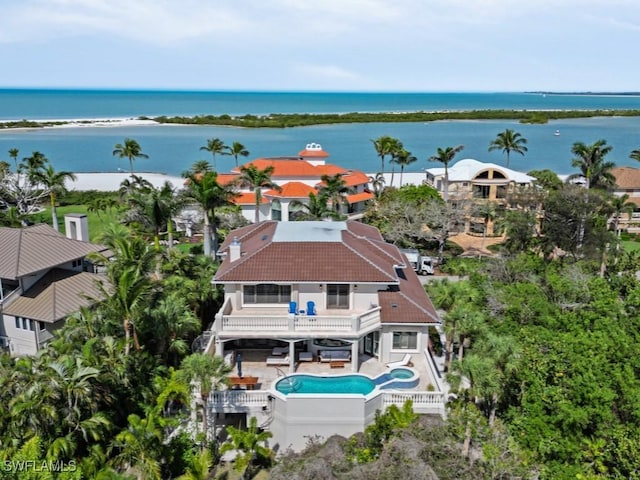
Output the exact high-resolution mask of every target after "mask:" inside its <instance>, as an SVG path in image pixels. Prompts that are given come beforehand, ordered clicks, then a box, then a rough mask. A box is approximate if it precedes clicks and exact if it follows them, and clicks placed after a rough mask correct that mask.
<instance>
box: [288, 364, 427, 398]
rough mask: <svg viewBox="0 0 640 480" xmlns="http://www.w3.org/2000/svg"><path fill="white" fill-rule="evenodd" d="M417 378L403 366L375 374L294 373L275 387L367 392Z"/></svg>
mask: <svg viewBox="0 0 640 480" xmlns="http://www.w3.org/2000/svg"><path fill="white" fill-rule="evenodd" d="M418 381H419V377H418V374H417V372H415V371H414V370H411V369H410V368H405V367H403V368H394V369H393V370H391V371H389V372H385V373H383V374H381V375H378V376H377V377H375V378H371V377H369V376H367V375H362V374H359V373H354V374H351V375H332V376H321V375H309V374H298V373H294V374H293V375H288V376H286V377H284V378H282V379H280V380H278V382H277V383H276V385H275V388H276V390H277V391H278V392H280V393H282V394H284V395H289V394H292V393H296V394H297V393H301V394H318V393H321V394H359V395H368V394H369V393H371V392H372V391H373V390H374V389H376V388H379V389H385V388H413V387H415V386H416V385H417V384H418Z"/></svg>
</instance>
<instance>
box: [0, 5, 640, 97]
mask: <svg viewBox="0 0 640 480" xmlns="http://www.w3.org/2000/svg"><path fill="white" fill-rule="evenodd" d="M638 45H640V2H638V0H606V1H605V0H602V1H601V0H555V1H549V0H226V1H225V0H180V1H177V0H0V87H81V88H93V87H96V88H103V87H107V88H162V89H164V88H166V89H204V90H282V91H290V90H302V91H413V92H431V91H472V92H473V91H478V92H480V91H528V90H553V91H639V90H640V62H638V54H637V46H638Z"/></svg>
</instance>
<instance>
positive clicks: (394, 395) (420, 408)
mask: <svg viewBox="0 0 640 480" xmlns="http://www.w3.org/2000/svg"><path fill="white" fill-rule="evenodd" d="M407 400H411V401H412V402H413V411H414V412H416V413H422V414H431V415H440V416H442V417H444V415H445V408H444V402H445V397H444V393H441V392H399V391H393V392H384V397H383V405H384V406H385V408H386V407H388V406H390V405H397V406H398V407H401V406H402V405H404V403H405V402H406V401H407Z"/></svg>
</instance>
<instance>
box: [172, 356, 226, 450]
mask: <svg viewBox="0 0 640 480" xmlns="http://www.w3.org/2000/svg"><path fill="white" fill-rule="evenodd" d="M229 372H231V367H230V366H229V365H227V364H226V363H225V362H224V359H222V357H214V356H212V355H207V354H203V353H193V354H191V355H189V356H188V357H186V358H185V359H184V360H182V363H181V364H180V370H178V373H177V375H178V379H179V380H181V381H182V382H184V383H186V384H187V385H191V384H194V383H195V384H197V385H198V388H199V390H200V396H199V397H200V398H197V397H196V399H195V400H196V403H198V404H199V405H200V408H202V422H203V424H204V436H205V439H208V438H209V431H210V427H209V421H208V415H207V410H208V409H207V402H208V400H209V394H210V393H211V392H212V391H214V390H218V389H219V388H220V387H221V386H222V385H224V384H225V382H226V377H227V375H228V374H229ZM213 427H214V428H213V429H214V430H215V425H214V426H213Z"/></svg>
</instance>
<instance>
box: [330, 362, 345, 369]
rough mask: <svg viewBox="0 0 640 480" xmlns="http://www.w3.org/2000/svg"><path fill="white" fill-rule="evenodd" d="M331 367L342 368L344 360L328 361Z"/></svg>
mask: <svg viewBox="0 0 640 480" xmlns="http://www.w3.org/2000/svg"><path fill="white" fill-rule="evenodd" d="M329 366H330V367H331V368H344V362H329Z"/></svg>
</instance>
